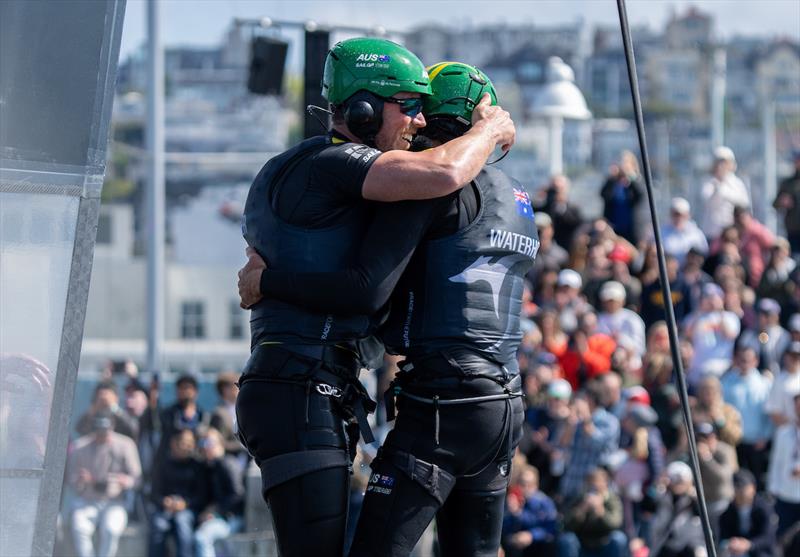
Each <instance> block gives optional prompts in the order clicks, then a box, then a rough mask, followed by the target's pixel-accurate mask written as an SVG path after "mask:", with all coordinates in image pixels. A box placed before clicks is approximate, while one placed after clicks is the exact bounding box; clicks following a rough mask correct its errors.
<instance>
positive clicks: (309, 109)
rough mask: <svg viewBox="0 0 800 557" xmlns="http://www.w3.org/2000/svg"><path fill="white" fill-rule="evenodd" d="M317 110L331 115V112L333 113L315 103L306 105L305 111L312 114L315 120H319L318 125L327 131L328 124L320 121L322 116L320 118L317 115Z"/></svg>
mask: <svg viewBox="0 0 800 557" xmlns="http://www.w3.org/2000/svg"><path fill="white" fill-rule="evenodd" d="M317 111H319V112H324V113H326V114H329V115H332V114H333V112H331V111H330V110H328V109H327V108H322V107H321V106H317V105H315V104H310V105H308V106H307V107H306V112H308V113H309V114H310V115H311V116H313V117H314V118H316V119H317V122H319V125H320V126H322V129H324V130H325V131H327V130H328V125H327V124H326V123H325V122H323V121H322V118H320V117H319V116H318V115H317Z"/></svg>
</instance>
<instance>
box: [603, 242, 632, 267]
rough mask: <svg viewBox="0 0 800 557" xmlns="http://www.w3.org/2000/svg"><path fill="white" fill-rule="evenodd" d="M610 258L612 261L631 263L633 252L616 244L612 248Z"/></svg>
mask: <svg viewBox="0 0 800 557" xmlns="http://www.w3.org/2000/svg"><path fill="white" fill-rule="evenodd" d="M608 259H609V260H610V261H621V262H622V263H630V261H631V254H630V252H629V251H628V250H627V249H625V248H624V247H623V246H620V245H616V246H614V249H612V250H611V253H609V254H608Z"/></svg>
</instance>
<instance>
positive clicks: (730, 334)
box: [683, 283, 741, 385]
mask: <svg viewBox="0 0 800 557" xmlns="http://www.w3.org/2000/svg"><path fill="white" fill-rule="evenodd" d="M740 327H741V324H740V322H739V318H738V317H737V316H736V314H734V313H732V312H730V311H726V310H725V307H724V301H723V291H722V289H721V288H720V287H719V285H717V284H716V283H708V284H706V285H705V286H704V287H703V295H702V298H701V300H700V307H699V308H698V309H697V310H696V311H694V312H692V313H691V314H689V315H688V316H687V317H686V319H685V320H684V323H683V331H684V336H685V338H687V339H688V340H689V341H690V342H691V343H692V347H693V348H694V355H693V358H692V361H691V364H690V366H689V370H688V380H689V382H690V383H691V384H693V385H696V384H697V383H698V382H699V381H700V380H701V379H702V378H703V377H705V376H706V375H714V376H716V377H721V376H722V374H723V373H725V371H726V370H727V369H728V368H729V367H730V363H731V357H732V356H733V348H734V344H735V341H736V337H738V336H739V330H740Z"/></svg>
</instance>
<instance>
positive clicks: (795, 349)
mask: <svg viewBox="0 0 800 557" xmlns="http://www.w3.org/2000/svg"><path fill="white" fill-rule="evenodd" d="M786 353H787V354H800V342H798V341H796V340H795V341H794V342H790V343H789V346H788V347H787V348H786Z"/></svg>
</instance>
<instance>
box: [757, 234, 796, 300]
mask: <svg viewBox="0 0 800 557" xmlns="http://www.w3.org/2000/svg"><path fill="white" fill-rule="evenodd" d="M796 268H797V264H796V263H795V260H794V259H792V255H791V248H790V247H789V242H787V241H786V239H785V238H780V237H778V238H775V244H773V246H772V248H771V249H770V252H769V261H768V262H767V266H766V268H765V269H764V273H763V274H762V275H761V282H759V283H758V288H756V293H757V294H758V297H759V298H772V299H774V300H775V301H777V302H778V305H780V306H782V307H786V306H788V305H789V303H790V301H791V299H792V282H791V275H792V272H793V271H794V270H795V269H796Z"/></svg>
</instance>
